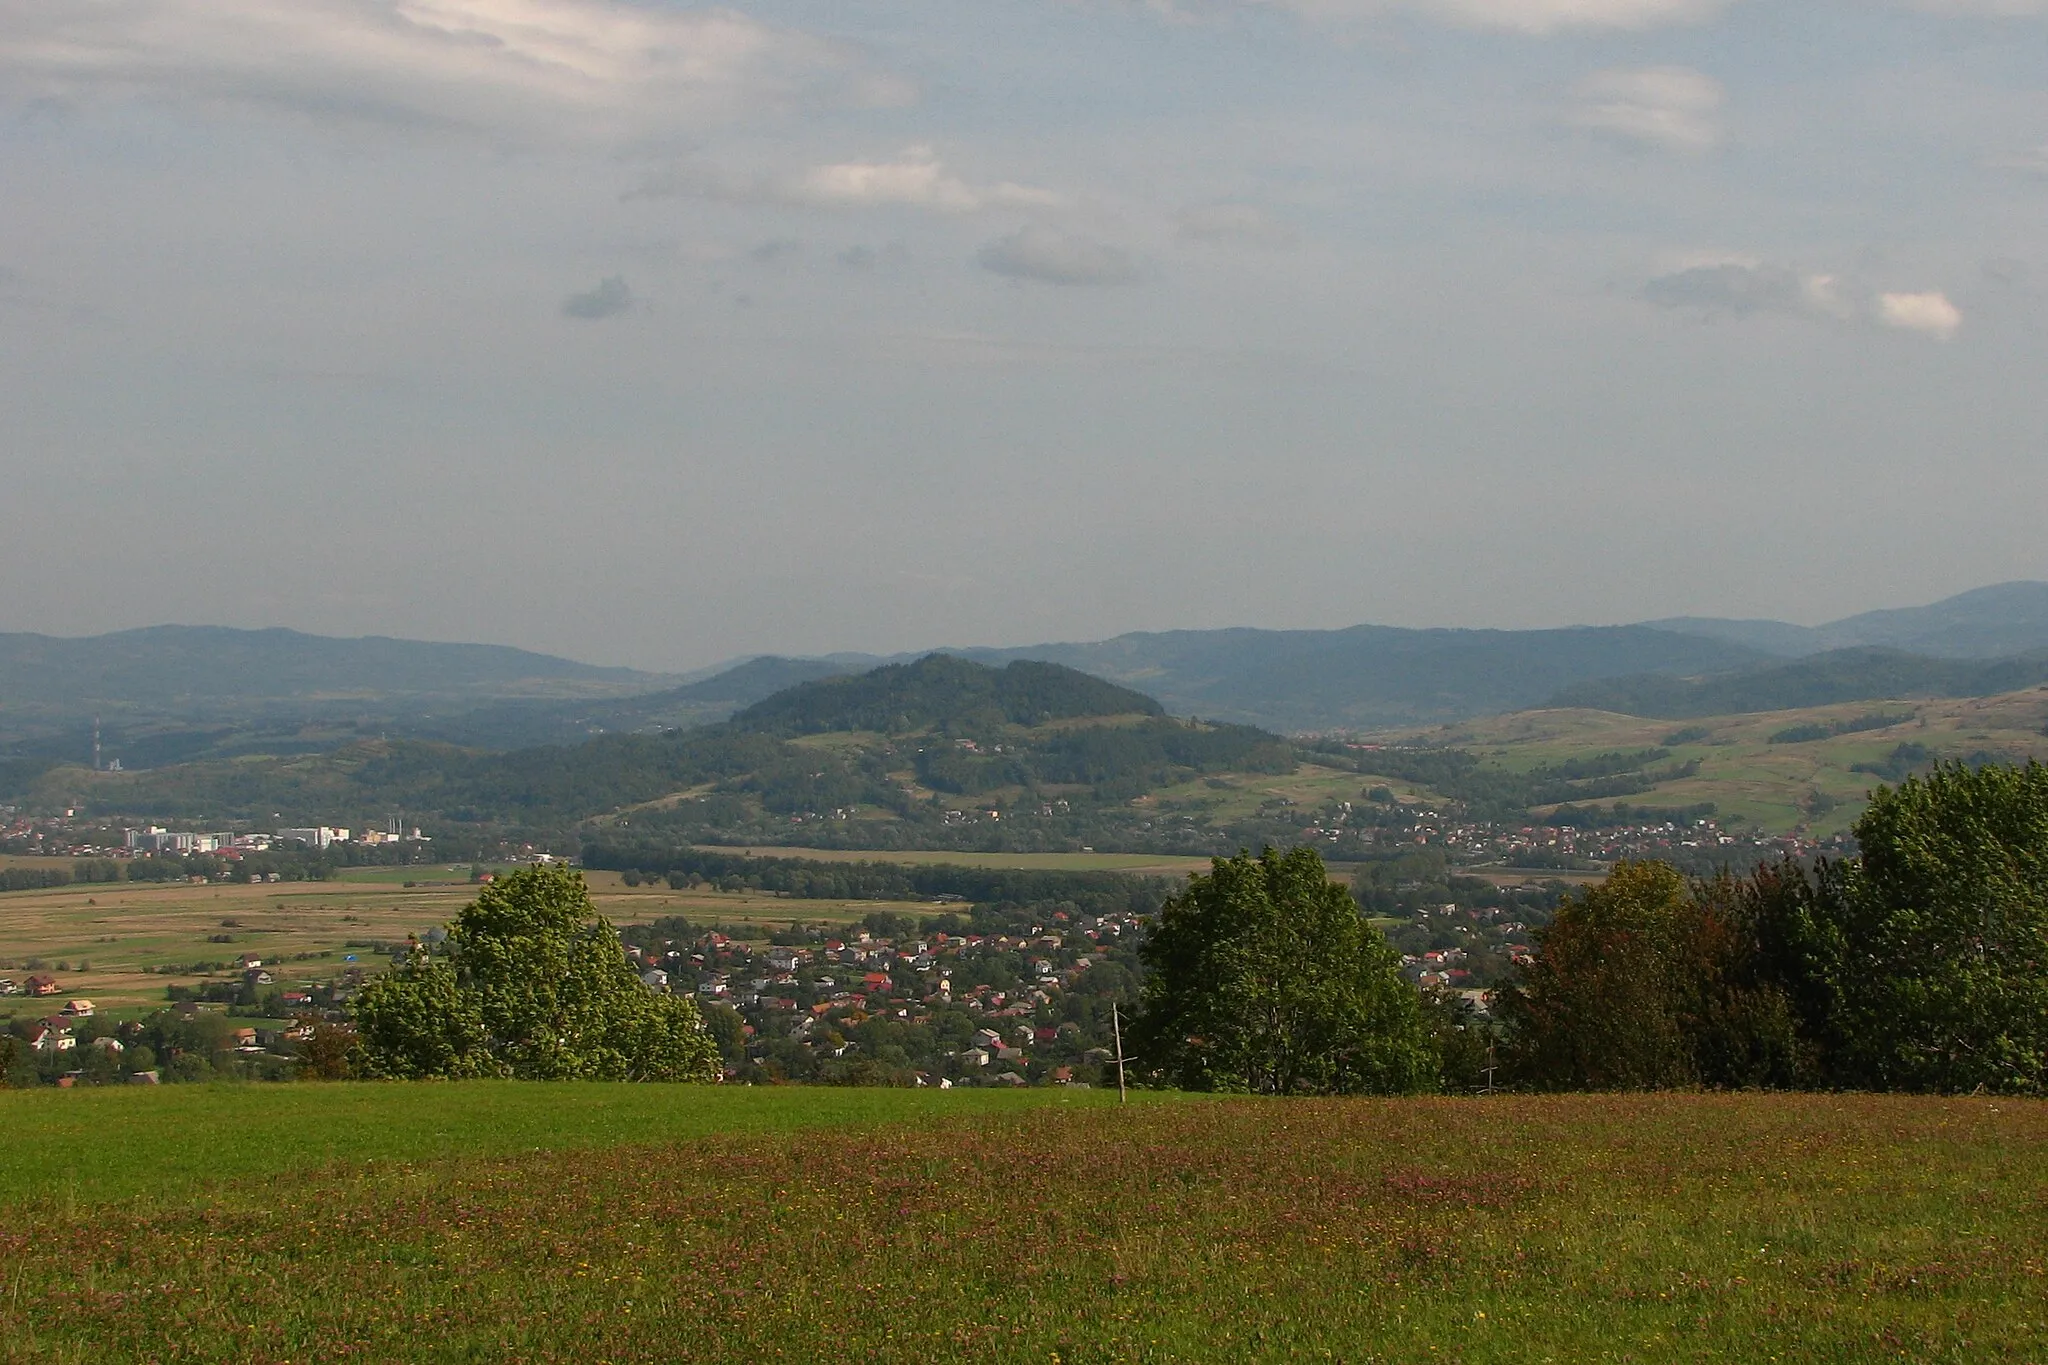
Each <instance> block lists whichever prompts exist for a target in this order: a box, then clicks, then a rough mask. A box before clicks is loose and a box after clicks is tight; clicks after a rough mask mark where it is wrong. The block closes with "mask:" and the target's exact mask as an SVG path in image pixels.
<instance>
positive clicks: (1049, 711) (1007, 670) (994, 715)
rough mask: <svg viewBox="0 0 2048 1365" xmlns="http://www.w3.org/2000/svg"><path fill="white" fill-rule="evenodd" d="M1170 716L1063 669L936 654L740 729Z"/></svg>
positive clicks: (752, 716)
mask: <svg viewBox="0 0 2048 1365" xmlns="http://www.w3.org/2000/svg"><path fill="white" fill-rule="evenodd" d="M1165 714H1166V708H1165V707H1163V706H1161V705H1160V704H1159V703H1158V702H1157V701H1155V700H1154V699H1152V698H1151V697H1148V696H1146V695H1145V694H1144V693H1142V692H1134V691H1132V690H1131V689H1130V688H1127V687H1119V686H1117V685H1116V684H1115V683H1111V682H1104V681H1103V680H1102V679H1100V678H1095V677H1090V676H1089V675H1088V674H1086V673H1081V672H1078V671H1076V670H1075V669H1071V668H1065V667H1062V666H1061V665H1059V664H1047V663H1035V662H1030V661H1025V660H1018V661H1016V662H1013V663H1010V664H1008V665H1007V666H1005V667H1002V668H990V667H987V666H986V665H983V664H976V663H969V662H967V661H966V660H964V659H956V658H953V657H951V656H950V655H945V654H930V655H927V656H925V657H924V658H922V659H919V660H917V661H916V662H914V663H907V664H890V665H888V666H887V667H884V668H877V669H875V670H873V671H872V672H868V673H858V674H854V675H852V676H850V677H837V678H823V679H819V680H817V681H814V682H808V683H802V684H800V685H798V686H796V687H792V688H790V689H788V690H787V691H783V692H778V693H776V694H775V695H774V696H772V697H769V698H768V699H767V700H765V701H761V702H756V703H755V704H754V705H752V706H750V707H748V708H747V709H746V710H744V711H742V712H740V713H739V714H738V715H737V716H735V717H733V721H732V723H733V725H734V727H735V728H737V729H741V730H747V731H753V732H757V733H763V734H786V735H808V734H819V733H822V732H826V731H834V730H873V731H878V732H880V733H883V734H903V733H907V732H910V731H914V730H918V729H922V728H924V727H926V726H930V725H946V726H955V727H960V726H965V727H970V728H971V727H988V726H1000V725H1022V726H1033V725H1044V724H1046V723H1048V722H1051V721H1057V720H1082V719H1089V718H1097V719H1100V718H1106V717H1110V716H1163V715H1165Z"/></svg>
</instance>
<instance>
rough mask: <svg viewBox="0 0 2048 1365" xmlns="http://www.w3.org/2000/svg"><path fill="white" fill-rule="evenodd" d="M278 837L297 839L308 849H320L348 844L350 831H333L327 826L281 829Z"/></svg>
mask: <svg viewBox="0 0 2048 1365" xmlns="http://www.w3.org/2000/svg"><path fill="white" fill-rule="evenodd" d="M277 837H278V838H280V839H295V840H297V841H298V842H299V843H302V844H304V845H305V846H306V847H307V848H315V849H319V848H326V847H327V846H328V845H329V844H345V843H347V842H348V831H347V830H345V829H331V828H329V827H328V826H326V825H313V826H310V827H308V828H305V829H281V830H279V831H278V832H277Z"/></svg>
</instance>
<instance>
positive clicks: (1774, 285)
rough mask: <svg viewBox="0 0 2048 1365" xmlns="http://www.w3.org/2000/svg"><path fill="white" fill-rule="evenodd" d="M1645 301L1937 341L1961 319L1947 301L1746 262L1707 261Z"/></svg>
mask: <svg viewBox="0 0 2048 1365" xmlns="http://www.w3.org/2000/svg"><path fill="white" fill-rule="evenodd" d="M1642 293H1643V298H1644V299H1646V300H1648V301H1649V302H1651V303H1653V304H1656V305H1657V306H1659V307H1661V308H1675V309H1689V310H1693V311H1696V312H1701V313H1708V314H1722V315H1725V316H1730V317H1750V316H1753V315H1756V314H1760V313H1777V314H1783V315H1787V316H1792V317H1805V318H1814V319H1820V320H1827V321H1834V322H1862V323H1865V324H1868V323H1878V324H1881V325H1883V326H1886V327H1897V328H1901V329H1904V330H1906V331H1912V332H1919V333H1921V334H1922V335H1924V336H1930V337H1933V338H1934V339H1935V340H1937V341H1948V340H1950V339H1952V338H1953V337H1954V336H1955V334H1956V331H1957V329H1958V328H1960V327H1961V326H1962V323H1963V315H1962V311H1961V310H1960V309H1958V308H1957V307H1956V306H1955V305H1954V304H1953V303H1950V302H1949V300H1948V296H1947V295H1946V294H1942V293H1940V292H1936V291H1929V292H1923V293H1872V292H1871V291H1869V290H1867V289H1864V288H1862V287H1860V286H1857V285H1855V284H1853V283H1850V282H1847V281H1844V280H1843V279H1842V278H1841V277H1840V276H1837V275H1828V274H1814V273H1805V272H1801V271H1798V270H1794V269H1792V268H1791V267H1790V266H1784V265H1774V264H1771V263H1769V262H1762V261H1751V260H1742V259H1732V260H1728V259H1724V260H1718V261H1703V262H1700V263H1698V264H1693V265H1686V266H1684V267H1682V268H1680V269H1678V270H1674V271H1671V272H1670V273H1668V274H1664V275H1659V276H1656V277H1655V278H1653V279H1651V280H1650V281H1649V282H1648V283H1646V284H1644V286H1643V291H1642Z"/></svg>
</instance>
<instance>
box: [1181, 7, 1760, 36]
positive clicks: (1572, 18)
mask: <svg viewBox="0 0 2048 1365" xmlns="http://www.w3.org/2000/svg"><path fill="white" fill-rule="evenodd" d="M1225 2H1227V0H1210V3H1206V4H1205V3H1203V0H1192V3H1176V2H1175V0H1150V3H1151V7H1152V8H1154V9H1157V10H1161V11H1163V12H1166V13H1171V14H1185V13H1188V12H1189V11H1190V10H1191V9H1194V10H1199V9H1206V8H1213V7H1214V5H1215V4H1216V3H1225ZM1732 2H1733V0H1235V3H1236V4H1239V5H1264V6H1270V7H1274V8H1279V9H1286V10H1292V11H1294V12H1295V13H1297V14H1300V15H1302V16H1303V17H1305V18H1309V19H1315V20H1321V21H1327V22H1336V23H1346V22H1357V21H1361V20H1371V19H1381V18H1386V17H1389V16H1392V15H1397V14H1410V15H1415V16H1417V17H1420V18H1424V19H1432V20H1436V21H1438V22H1441V23H1446V24H1452V25H1455V26H1457V27H1459V28H1476V29H1495V30H1501V31H1505V32H1510V33H1526V34H1531V35H1535V36H1542V35H1545V34H1551V33H1557V32H1561V31H1563V30H1567V29H1648V28H1662V27H1665V26H1667V25H1672V24H1693V23H1699V22H1701V21H1702V20H1706V19H1711V18H1713V17H1714V16H1715V15H1717V14H1719V13H1721V11H1723V10H1724V9H1726V8H1728V6H1729V4H1731V3H1732Z"/></svg>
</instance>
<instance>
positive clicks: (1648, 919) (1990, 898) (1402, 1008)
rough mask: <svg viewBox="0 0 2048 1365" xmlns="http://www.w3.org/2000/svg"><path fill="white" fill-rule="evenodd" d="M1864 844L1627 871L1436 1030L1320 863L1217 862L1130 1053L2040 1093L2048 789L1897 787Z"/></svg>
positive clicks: (1390, 1084) (1182, 924) (2031, 774)
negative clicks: (1470, 1014) (1795, 856)
mask: <svg viewBox="0 0 2048 1365" xmlns="http://www.w3.org/2000/svg"><path fill="white" fill-rule="evenodd" d="M1856 837H1857V841H1858V843H1859V845H1860V848H1861V853H1860V855H1859V856H1858V857H1856V858H1851V859H1844V860H1842V861H1839V862H1832V863H1829V862H1822V863H1820V864H1818V865H1816V866H1813V867H1810V868H1809V867H1805V866H1802V865H1800V864H1798V863H1795V862H1792V861H1789V860H1788V861H1786V862H1783V863H1780V864H1778V865H1775V866H1767V867H1762V868H1758V869H1757V870H1755V871H1753V872H1752V873H1750V874H1748V875H1746V876H1735V875H1733V874H1731V873H1728V872H1725V871H1724V872H1722V873H1720V874H1719V875H1717V876H1714V877H1711V878H1706V879H1691V880H1689V879H1687V878H1686V877H1685V876H1683V875H1682V874H1681V873H1680V872H1678V871H1677V870H1676V869H1674V868H1672V867H1670V866H1668V865H1665V864H1662V863H1655V862H1643V863H1631V864H1623V865H1621V866H1620V867H1618V868H1616V869H1615V870H1614V872H1613V873H1612V874H1611V875H1610V876H1609V877H1608V878H1607V879H1606V881H1605V882H1603V883H1602V884H1600V885H1598V886H1595V887H1591V888H1589V889H1587V890H1586V891H1584V892H1583V893H1581V894H1578V895H1576V896H1572V897H1569V898H1567V899H1566V900H1565V901H1564V902H1563V903H1562V905H1561V906H1560V907H1559V909H1558V911H1557V913H1556V915H1555V917H1554V918H1553V919H1552V920H1551V921H1550V923H1549V924H1548V925H1547V926H1546V927H1544V928H1542V929H1540V930H1538V931H1537V933H1536V935H1535V937H1536V944H1537V949H1538V951H1537V954H1536V956H1535V958H1534V960H1533V961H1532V962H1530V963H1528V964H1526V965H1525V966H1524V967H1523V968H1522V969H1521V970H1520V971H1519V972H1518V973H1517V974H1516V977H1515V979H1514V980H1513V981H1512V982H1511V983H1510V984H1509V985H1507V986H1505V987H1504V988H1502V989H1501V990H1499V991H1497V992H1496V993H1495V995H1494V997H1493V1001H1494V1006H1495V1009H1494V1013H1495V1019H1494V1021H1493V1022H1492V1023H1490V1024H1487V1025H1482V1024H1481V1023H1480V1021H1479V1020H1477V1019H1476V1018H1475V1019H1470V1020H1466V1021H1464V1022H1463V1024H1462V1026H1458V1025H1453V1026H1452V1027H1451V1028H1450V1029H1446V1028H1445V1027H1444V1022H1443V1015H1442V1014H1441V1012H1435V1013H1434V1014H1433V1012H1432V1009H1431V1007H1430V1005H1429V1002H1418V1000H1417V998H1416V994H1415V992H1414V991H1413V990H1412V989H1410V988H1408V987H1407V986H1406V984H1405V982H1403V981H1402V980H1401V978H1400V977H1399V975H1398V973H1397V971H1396V967H1395V963H1394V961H1393V958H1392V954H1391V951H1390V950H1389V949H1388V948H1387V946H1386V944H1385V942H1384V941H1383V940H1382V939H1381V938H1380V936H1379V934H1378V933H1377V931H1376V930H1374V929H1372V928H1371V927H1370V925H1369V924H1368V923H1367V921H1365V920H1364V919H1363V918H1362V917H1361V916H1360V915H1359V914H1358V913H1357V911H1356V910H1355V909H1354V908H1353V906H1352V904H1351V902H1350V901H1349V899H1348V898H1346V897H1344V896H1343V895H1342V893H1341V892H1340V891H1339V890H1338V889H1337V888H1335V887H1334V886H1332V885H1331V884H1329V882H1328V879H1327V877H1326V876H1325V875H1324V874H1323V871H1322V867H1321V864H1320V862H1319V861H1318V860H1317V859H1316V856H1315V854H1314V853H1313V852H1311V851H1308V850H1305V849H1298V850H1296V851H1295V852H1293V853H1290V854H1288V855H1286V856H1284V857H1282V856H1279V855H1275V854H1273V853H1271V852H1270V851H1269V852H1268V853H1267V854H1266V855H1265V856H1264V857H1262V858H1260V859H1257V860H1253V859H1249V858H1243V857H1240V858H1237V859H1232V860H1230V861H1228V862H1224V861H1221V860H1219V861H1218V862H1217V864H1216V867H1215V871H1214V873H1213V874H1212V875H1210V876H1208V877H1200V878H1196V879H1194V881H1193V883H1192V884H1191V885H1190V887H1189V888H1188V890H1187V891H1186V892H1184V893H1183V894H1182V895H1180V896H1178V897H1176V898H1175V899H1174V900H1172V901H1170V902H1169V903H1168V904H1167V906H1166V907H1165V909H1164V910H1163V911H1162V912H1161V914H1160V916H1159V918H1158V921H1157V923H1156V925H1155V927H1154V930H1153V932H1152V934H1151V936H1150V938H1149V940H1148V941H1147V943H1146V945H1145V948H1144V957H1145V960H1146V963H1147V965H1148V966H1149V967H1150V968H1151V975H1150V976H1149V977H1148V979H1147V980H1146V982H1145V986H1144V996H1143V1010H1142V1012H1141V1014H1140V1016H1139V1019H1138V1021H1137V1027H1136V1028H1135V1030H1134V1035H1133V1036H1134V1039H1135V1042H1136V1046H1137V1050H1138V1052H1139V1054H1140V1056H1141V1058H1142V1060H1143V1062H1144V1064H1145V1068H1146V1070H1147V1071H1148V1073H1149V1074H1150V1075H1151V1076H1153V1077H1154V1078H1156V1079H1158V1080H1160V1081H1163V1082H1167V1083H1172V1084H1178V1085H1184V1086H1189V1087H1193V1088H1198V1089H1228V1090H1252V1091H1263V1092H1275V1093H1288V1092H1299V1091H1359V1090H1371V1091H1403V1090H1416V1089H1426V1088H1430V1087H1431V1086H1432V1085H1433V1084H1436V1083H1438V1082H1439V1080H1440V1079H1441V1078H1442V1077H1444V1076H1445V1075H1446V1074H1447V1073H1453V1072H1457V1071H1460V1070H1466V1069H1469V1067H1470V1065H1471V1058H1472V1052H1473V1048H1474V1045H1475V1044H1476V1043H1481V1042H1482V1041H1483V1043H1484V1044H1486V1045H1489V1046H1491V1047H1492V1049H1493V1050H1494V1052H1495V1054H1496V1055H1497V1056H1498V1058H1499V1060H1500V1062H1501V1070H1502V1074H1503V1076H1504V1077H1505V1079H1506V1080H1507V1082H1508V1083H1510V1084H1521V1085H1524V1086H1528V1087H1531V1088H1538V1089H1563V1090H1583V1089H1654V1088H1662V1087H1673V1086H1710V1087H1730V1088H1749V1087H1767V1088H1856V1089H1875V1090H1916V1091H1944V1092H1956V1091H1971V1090H1986V1091H1993V1092H2000V1093H2026V1094H2034V1093H2041V1092H2042V1091H2044V1090H2048V768H2043V767H2041V766H2039V765H2035V764H2029V765H2028V766H2027V767H2025V768H2011V767H2001V766H1988V767H1982V768H1976V769H1971V768H1967V767H1964V766H1962V765H1952V766H1948V767H1943V768H1940V769H1937V770H1936V771H1934V772H1933V773H1931V774H1930V775H1928V776H1926V777H1924V778H1910V779H1908V780H1907V781H1905V782H1904V783H1902V784H1901V785H1900V786H1898V787H1897V788H1894V789H1890V790H1885V789H1880V790H1879V791H1878V792H1877V793H1876V795H1875V796H1874V797H1873V799H1872V801H1871V804H1870V807H1869V809H1868V810H1867V811H1866V812H1865V814H1864V815H1863V817H1862V819H1861V820H1860V821H1859V822H1858V823H1857V826H1856Z"/></svg>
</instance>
